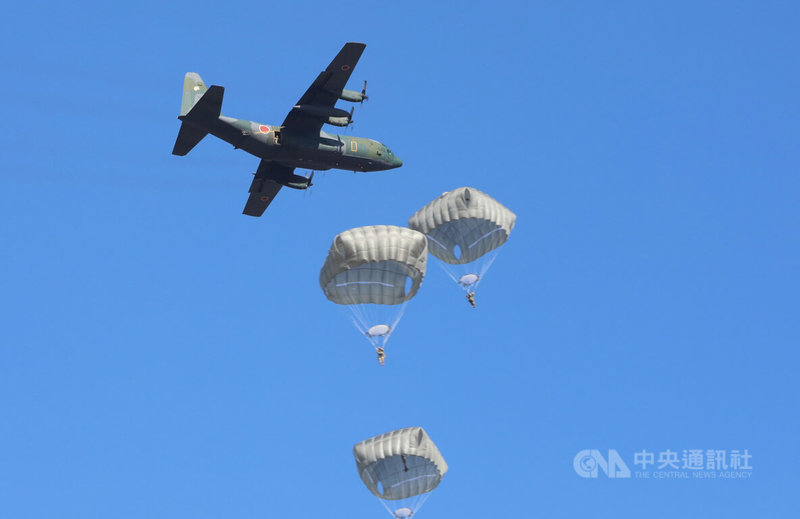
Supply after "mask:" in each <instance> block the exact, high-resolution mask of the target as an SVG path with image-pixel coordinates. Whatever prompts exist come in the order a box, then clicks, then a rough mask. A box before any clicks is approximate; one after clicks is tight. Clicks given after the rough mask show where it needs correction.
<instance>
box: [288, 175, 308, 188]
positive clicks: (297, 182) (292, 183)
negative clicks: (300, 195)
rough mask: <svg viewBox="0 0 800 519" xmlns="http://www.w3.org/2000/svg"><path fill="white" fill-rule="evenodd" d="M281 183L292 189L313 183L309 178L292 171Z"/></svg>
mask: <svg viewBox="0 0 800 519" xmlns="http://www.w3.org/2000/svg"><path fill="white" fill-rule="evenodd" d="M283 185H284V186H286V187H291V188H292V189H308V188H309V187H311V186H312V185H313V184H312V183H311V178H309V177H303V176H300V175H295V174H294V173H292V174H291V175H290V176H289V178H288V179H287V181H286V182H285V183H284V184H283Z"/></svg>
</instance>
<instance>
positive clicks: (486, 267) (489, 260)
mask: <svg viewBox="0 0 800 519" xmlns="http://www.w3.org/2000/svg"><path fill="white" fill-rule="evenodd" d="M499 253H500V248H497V249H494V250H493V251H491V252H489V253H488V254H486V255H485V256H484V258H485V259H486V261H484V262H483V264H482V265H481V270H480V272H479V273H478V281H476V282H475V285H474V287H475V288H478V283H480V282H481V280H482V279H483V276H484V274H486V271H487V270H489V267H491V266H492V263H494V260H496V259H497V255H498V254H499Z"/></svg>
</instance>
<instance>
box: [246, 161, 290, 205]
mask: <svg viewBox="0 0 800 519" xmlns="http://www.w3.org/2000/svg"><path fill="white" fill-rule="evenodd" d="M292 171H294V168H290V167H287V166H281V165H280V164H276V163H275V162H270V161H266V160H262V161H261V163H260V164H259V165H258V170H257V171H256V176H255V178H254V179H253V183H252V184H250V198H248V199H247V204H245V206H244V210H243V211H242V214H246V215H248V216H256V217H258V216H261V215H262V214H264V211H265V210H266V209H267V207H268V206H269V204H270V203H271V202H272V200H274V199H275V196H276V195H277V194H278V191H280V190H281V187H282V186H281V184H279V183H278V182H276V180H279V179H281V178H287V177H288V176H289V175H291V174H292Z"/></svg>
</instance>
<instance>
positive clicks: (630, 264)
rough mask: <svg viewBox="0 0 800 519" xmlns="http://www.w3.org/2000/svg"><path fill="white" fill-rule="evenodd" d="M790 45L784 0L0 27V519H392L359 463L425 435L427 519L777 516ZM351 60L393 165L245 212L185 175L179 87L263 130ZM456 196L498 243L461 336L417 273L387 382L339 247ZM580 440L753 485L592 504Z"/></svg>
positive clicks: (634, 491) (790, 141)
mask: <svg viewBox="0 0 800 519" xmlns="http://www.w3.org/2000/svg"><path fill="white" fill-rule="evenodd" d="M228 4H230V3H228ZM645 4H648V5H647V6H645ZM799 25H800V7H798V5H797V4H796V3H795V2H770V3H768V4H766V3H763V2H658V3H653V2H645V3H643V2H637V1H628V2H579V3H577V2H570V3H565V2H557V3H555V4H554V3H552V2H536V3H529V2H519V3H514V2H503V1H500V2H489V3H482V4H481V5H480V7H471V6H469V5H467V3H464V2H449V3H431V4H425V5H423V4H421V3H420V4H417V3H398V2H392V3H383V2H350V3H348V2H309V3H306V2H237V3H235V6H230V5H226V3H224V2H193V3H173V4H165V3H163V2H121V3H120V2H111V3H108V2H68V3H58V2H36V1H31V2H24V3H17V4H15V5H13V6H9V7H7V8H5V10H4V16H3V18H2V20H1V21H0V44H1V45H0V48H1V49H2V50H0V57H2V59H3V64H4V67H3V69H4V73H3V81H2V85H3V101H2V103H0V114H2V120H3V129H2V130H0V132H2V139H0V150H1V152H0V165H1V168H0V221H2V227H1V229H2V231H1V233H0V238H2V254H1V255H0V271H2V277H0V279H2V283H0V286H2V291H1V292H0V293H2V299H0V301H2V302H1V303H0V305H1V307H0V310H2V312H0V517H3V518H6V517H8V518H12V519H22V518H47V519H50V518H56V517H57V518H61V519H67V518H80V519H87V518H110V517H113V518H144V517H147V518H165V519H166V518H170V519H172V518H187V519H188V518H191V519H197V518H265V517H268V518H272V517H275V518H283V517H297V518H309V517H323V516H326V517H359V518H369V517H376V518H377V517H383V516H384V514H385V511H384V510H383V509H382V507H381V506H380V504H379V503H378V502H377V501H376V500H375V499H374V498H373V497H372V496H371V495H370V494H369V493H368V491H367V490H366V489H365V488H364V487H363V485H362V484H361V481H360V480H359V478H358V476H357V474H356V471H355V464H354V462H353V459H352V454H351V448H352V445H353V444H354V443H356V442H358V441H360V440H362V439H365V438H367V437H369V436H373V435H375V434H379V433H383V432H386V431H389V430H391V429H396V428H400V427H407V426H415V425H421V426H423V427H425V429H426V430H427V431H428V433H429V434H430V435H431V437H432V438H433V440H434V441H435V442H436V443H437V444H438V445H439V447H440V449H441V451H442V454H443V455H444V457H445V458H446V460H447V461H448V463H449V464H450V472H449V473H448V474H447V475H446V476H445V478H444V480H443V482H442V484H441V485H440V486H439V488H438V489H437V490H436V491H435V492H434V495H433V496H432V497H431V498H430V499H429V500H428V502H427V504H426V505H425V507H424V508H423V509H422V510H421V512H420V514H421V515H420V516H419V517H420V518H423V519H424V518H430V519H434V518H440V519H448V518H463V517H584V516H590V517H596V518H606V517H608V518H611V517H613V518H617V517H641V516H647V517H653V518H661V517H675V516H680V517H699V516H701V515H702V516H704V517H743V518H744V517H747V518H749V517H790V516H793V515H795V514H796V499H795V498H792V496H793V495H795V494H796V490H797V487H798V483H800V476H798V473H797V467H796V460H797V455H796V452H795V444H796V441H797V438H798V435H799V434H800V427H798V425H799V421H798V417H797V411H798V393H799V390H800V388H799V387H798V382H797V375H796V366H797V360H798V352H797V348H798V344H800V340H798V339H799V337H798V330H797V323H798V317H800V316H799V315H798V293H800V282H798V280H799V279H800V268H798V255H799V254H800V239H799V238H798V236H800V234H798V228H800V210H799V209H798V199H799V198H800V180H798V171H800V154H799V153H798V144H797V143H798V135H800V122H799V121H800V96H798V92H800V73H798V68H797V49H798V48H800V36H798V31H797V27H798V26H799ZM346 41H363V42H365V43H367V48H366V50H365V52H364V55H363V57H362V60H361V62H360V63H359V65H358V67H357V68H356V70H355V73H354V74H353V78H352V81H351V83H350V86H351V88H358V87H359V86H360V84H361V82H362V80H364V79H368V80H369V94H370V100H369V102H368V103H365V104H364V105H363V106H357V107H356V112H355V121H356V122H355V125H354V128H352V129H350V130H348V131H349V132H352V133H353V134H355V135H359V136H365V137H371V138H375V139H378V140H380V141H381V142H384V143H386V144H387V145H388V146H389V147H390V148H392V150H393V151H395V152H396V153H397V155H398V156H400V157H401V158H402V159H403V160H404V163H405V165H404V166H403V167H402V168H400V169H398V170H393V171H390V172H384V173H369V174H358V175H353V174H352V173H347V172H341V171H331V172H328V173H326V174H325V175H324V176H323V175H321V174H320V175H318V179H319V181H318V182H317V183H316V186H315V188H314V189H313V193H312V194H311V195H308V194H306V193H302V192H298V191H290V190H284V191H283V192H282V193H281V194H280V196H279V197H278V198H277V199H276V201H275V202H274V203H273V205H272V206H271V207H270V208H269V210H268V212H267V213H266V214H265V216H264V217H263V218H260V219H254V218H248V217H245V216H243V215H241V214H240V213H241V210H242V207H243V204H244V202H245V200H246V196H247V188H248V186H249V182H250V180H251V176H250V173H251V172H252V171H255V167H256V165H257V159H255V158H254V157H251V156H248V155H247V154H245V153H244V152H242V151H234V150H233V149H232V148H231V146H230V145H227V144H225V143H223V142H221V141H217V140H215V139H213V138H207V139H206V140H204V141H203V142H202V143H201V144H200V145H199V146H198V147H197V148H196V149H195V150H194V151H192V153H190V154H189V155H188V156H187V157H174V156H172V155H170V151H171V149H172V145H173V143H174V139H175V136H176V134H177V131H178V126H179V123H178V121H177V120H176V119H175V117H176V116H177V115H178V112H179V109H180V96H181V86H182V81H183V75H184V73H185V72H187V71H195V72H198V73H200V74H201V75H202V76H203V78H204V79H205V80H206V82H207V83H208V84H220V85H224V86H225V87H226V92H225V103H224V105H223V112H224V113H225V114H226V115H231V116H235V117H241V118H247V119H253V120H257V121H260V122H263V123H271V124H278V123H280V122H281V121H282V120H283V118H284V116H285V114H286V113H287V111H288V110H289V108H290V107H291V106H292V104H294V103H295V102H296V101H297V99H298V98H299V96H300V95H301V94H302V92H303V91H304V90H305V89H306V88H307V86H308V85H309V84H310V82H311V81H312V80H313V79H314V78H315V77H316V75H317V73H318V72H319V71H320V70H322V69H323V68H324V67H325V66H326V65H327V63H328V62H329V61H330V59H331V58H332V57H333V56H334V55H335V54H336V52H337V51H338V50H339V48H340V47H341V45H342V44H343V43H344V42H346ZM342 105H345V103H342ZM465 185H468V186H474V187H476V188H478V189H481V190H483V191H485V192H487V193H489V194H491V195H492V196H494V197H495V198H497V199H498V200H500V201H502V202H503V203H504V204H505V205H507V206H508V207H509V208H511V209H513V210H514V211H515V212H516V213H517V216H518V219H517V227H516V228H515V230H514V232H513V234H512V235H511V239H510V240H509V242H508V244H507V245H506V247H505V248H504V250H503V251H502V253H501V254H500V256H499V257H498V259H497V261H496V262H495V264H494V266H493V267H492V269H491V270H490V271H489V275H488V276H487V277H486V279H485V281H484V282H483V283H482V284H481V287H480V291H479V295H478V308H477V310H472V309H471V308H469V306H468V305H467V303H466V302H465V301H464V298H463V293H462V292H460V291H459V289H458V288H457V287H455V286H453V285H452V282H451V281H450V280H449V279H448V278H446V277H445V276H444V274H443V273H442V272H440V271H439V270H438V268H431V269H430V271H429V275H428V277H427V278H426V279H425V282H424V285H423V287H422V289H421V291H420V293H419V295H418V297H417V298H416V299H414V300H413V301H412V302H411V303H410V304H409V306H408V310H407V312H406V315H405V317H404V319H403V321H402V322H401V323H400V326H399V328H398V329H397V332H396V334H395V336H394V337H393V339H392V341H391V342H390V343H389V348H388V351H387V353H388V359H387V360H388V362H387V366H386V367H385V368H382V369H381V368H379V367H378V365H377V363H376V362H375V355H374V352H372V351H371V349H370V347H369V345H368V344H367V342H366V341H364V339H363V338H361V337H359V336H358V334H357V332H356V331H355V330H354V329H353V328H352V326H351V325H350V323H348V322H347V320H346V319H345V318H344V317H343V316H342V314H341V313H340V312H339V311H338V309H337V308H335V305H333V304H331V303H330V302H328V301H327V300H326V299H325V297H324V296H323V295H322V292H321V290H320V288H319V286H318V283H317V276H318V273H319V268H320V266H321V265H322V262H323V260H324V258H325V255H326V252H327V248H328V246H329V245H330V242H331V240H332V238H333V237H334V235H336V234H337V233H338V232H341V231H342V230H344V229H347V228H350V227H356V226H361V225H371V224H396V225H404V224H405V222H406V221H407V218H408V216H409V215H410V214H411V213H413V212H414V211H416V210H417V209H419V208H420V207H421V206H422V205H424V204H425V203H427V202H428V201H429V200H430V199H432V198H433V197H435V196H437V195H438V194H440V193H441V192H443V191H446V190H448V189H452V188H455V187H459V186H465ZM591 448H594V449H600V450H601V451H606V450H608V449H616V450H617V451H618V452H619V453H620V454H621V455H622V456H623V457H626V458H627V461H628V462H629V463H630V461H631V456H632V454H633V453H634V452H636V451H641V450H642V449H645V450H648V451H656V452H658V451H663V450H666V449H671V450H673V451H680V450H682V449H723V450H728V451H730V450H733V449H748V450H749V452H750V453H751V454H752V456H753V457H752V459H751V465H752V466H753V471H752V477H751V478H750V479H746V480H744V479H738V480H719V479H717V480H708V481H700V480H688V481H685V480H677V481H673V480H637V479H633V478H632V479H627V480H613V479H608V478H605V477H600V478H598V479H594V480H593V479H583V478H581V477H579V476H578V475H577V474H576V472H575V471H574V470H573V465H572V462H573V457H574V456H575V454H576V453H577V452H578V451H580V450H582V449H591ZM631 469H633V467H632V466H631Z"/></svg>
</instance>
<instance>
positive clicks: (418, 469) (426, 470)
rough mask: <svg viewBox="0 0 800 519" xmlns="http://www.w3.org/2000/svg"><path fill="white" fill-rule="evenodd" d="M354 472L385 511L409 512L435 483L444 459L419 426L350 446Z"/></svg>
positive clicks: (400, 515) (399, 518) (401, 516)
mask: <svg viewBox="0 0 800 519" xmlns="http://www.w3.org/2000/svg"><path fill="white" fill-rule="evenodd" d="M353 456H354V457H355V459H356V467H357V468H358V475H359V476H361V480H362V481H363V482H364V484H365V485H366V486H367V488H368V489H369V491H370V492H372V494H373V495H375V497H377V498H378V499H380V500H381V502H382V503H383V506H385V507H386V510H388V511H389V513H390V514H391V515H392V516H393V517H395V518H397V519H404V518H408V517H411V516H413V515H414V514H415V513H416V511H417V510H419V508H420V507H421V506H422V505H423V503H425V500H426V499H427V498H428V496H429V495H430V494H429V492H430V491H431V490H433V489H434V488H436V487H437V485H439V482H440V481H441V480H442V477H444V474H445V472H447V463H446V462H445V461H444V458H443V457H442V454H441V453H440V452H439V449H437V448H436V445H435V444H434V443H433V441H432V440H431V439H430V437H429V436H428V434H427V433H426V432H425V430H424V429H423V428H422V427H408V428H406V429H399V430H397V431H392V432H388V433H386V434H381V435H380V436H375V437H374V438H370V439H368V440H364V441H363V442H361V443H357V444H356V445H355V446H354V447H353Z"/></svg>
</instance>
